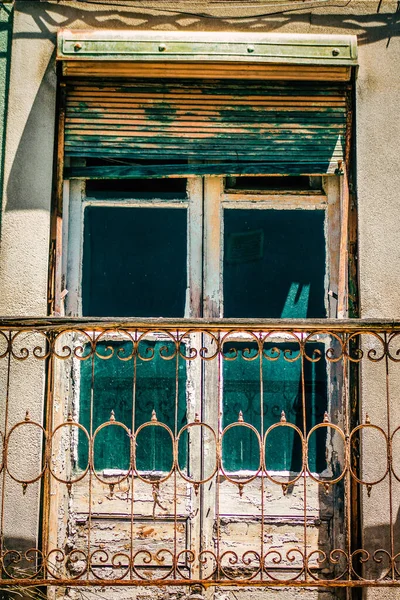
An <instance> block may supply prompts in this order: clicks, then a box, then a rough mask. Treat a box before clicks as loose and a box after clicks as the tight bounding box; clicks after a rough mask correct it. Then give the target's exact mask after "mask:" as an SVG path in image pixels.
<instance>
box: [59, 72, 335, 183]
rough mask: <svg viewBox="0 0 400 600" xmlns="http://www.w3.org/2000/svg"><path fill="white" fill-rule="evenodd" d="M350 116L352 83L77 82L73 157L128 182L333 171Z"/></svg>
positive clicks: (68, 137) (70, 111) (71, 102)
mask: <svg viewBox="0 0 400 600" xmlns="http://www.w3.org/2000/svg"><path fill="white" fill-rule="evenodd" d="M346 111H347V85H346V84H344V83H336V84H329V85H327V84H326V83H320V82H291V83H282V82H279V83H277V82H274V83H272V82H263V81H233V80H194V79H192V80H184V79H177V80H172V79H165V80H160V79H158V80H153V79H142V80H138V79H129V80H112V79H108V80H107V79H105V80H99V79H91V80H87V81H83V80H75V81H68V82H67V84H66V104H65V137H64V148H65V155H66V156H69V157H81V158H90V159H108V161H110V160H111V161H115V160H116V161H118V162H119V163H120V167H119V176H121V177H124V176H126V177H140V176H165V175H173V174H190V173H195V174H222V173H225V174H232V175H233V174H246V173H260V174H288V175H290V174H304V175H306V174H310V175H312V174H324V173H334V172H335V170H336V169H337V167H338V161H341V160H343V152H344V144H345V139H346V122H347V114H346ZM148 161H151V163H149V162H148ZM154 161H155V162H154ZM199 161H201V162H199ZM89 162H90V161H89ZM92 162H93V161H92ZM124 163H125V164H124ZM191 163H192V164H191ZM115 168H116V167H112V172H113V174H114V176H115ZM102 176H103V177H107V167H105V170H104V168H103V170H102Z"/></svg>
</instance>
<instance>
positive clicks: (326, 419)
mask: <svg viewBox="0 0 400 600" xmlns="http://www.w3.org/2000/svg"><path fill="white" fill-rule="evenodd" d="M324 423H329V415H328V413H327V411H325V412H324Z"/></svg>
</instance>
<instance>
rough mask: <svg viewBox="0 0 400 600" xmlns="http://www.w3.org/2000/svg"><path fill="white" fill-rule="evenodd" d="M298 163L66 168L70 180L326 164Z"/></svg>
mask: <svg viewBox="0 0 400 600" xmlns="http://www.w3.org/2000/svg"><path fill="white" fill-rule="evenodd" d="M311 167H312V169H311V168H310V165H309V164H306V163H301V162H296V163H287V162H286V163H281V164H276V163H273V162H272V161H271V162H252V163H247V164H239V163H236V162H231V163H227V162H223V163H216V164H213V163H208V164H170V165H129V166H120V165H118V166H102V167H71V168H66V169H65V171H64V176H65V178H66V179H144V178H150V177H152V178H162V177H174V176H175V177H190V176H197V175H226V176H232V177H235V176H238V175H261V176H262V175H318V174H320V173H321V172H322V169H323V167H324V165H323V163H318V162H315V163H314V164H313V165H311Z"/></svg>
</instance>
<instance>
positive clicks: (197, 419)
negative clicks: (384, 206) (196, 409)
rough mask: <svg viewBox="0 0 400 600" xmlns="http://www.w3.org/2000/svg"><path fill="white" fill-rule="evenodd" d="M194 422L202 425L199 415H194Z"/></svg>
mask: <svg viewBox="0 0 400 600" xmlns="http://www.w3.org/2000/svg"><path fill="white" fill-rule="evenodd" d="M194 422H195V423H200V417H199V413H196V414H195V415H194Z"/></svg>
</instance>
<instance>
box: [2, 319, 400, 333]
mask: <svg viewBox="0 0 400 600" xmlns="http://www.w3.org/2000/svg"><path fill="white" fill-rule="evenodd" d="M0 329H2V330H8V331H10V330H12V331H17V330H24V329H36V330H46V331H55V332H59V331H63V330H71V329H72V330H79V329H84V330H104V329H138V330H140V331H143V330H147V329H157V330H158V331H162V330H165V331H174V330H180V331H188V330H194V331H196V330H198V331H202V330H207V331H231V330H248V331H321V332H322V331H337V332H343V333H352V332H356V331H366V330H370V331H380V332H395V331H400V321H395V320H391V319H379V320H378V319H211V320H210V319H164V318H158V319H155V318H152V319H143V318H135V317H95V318H93V317H0Z"/></svg>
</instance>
